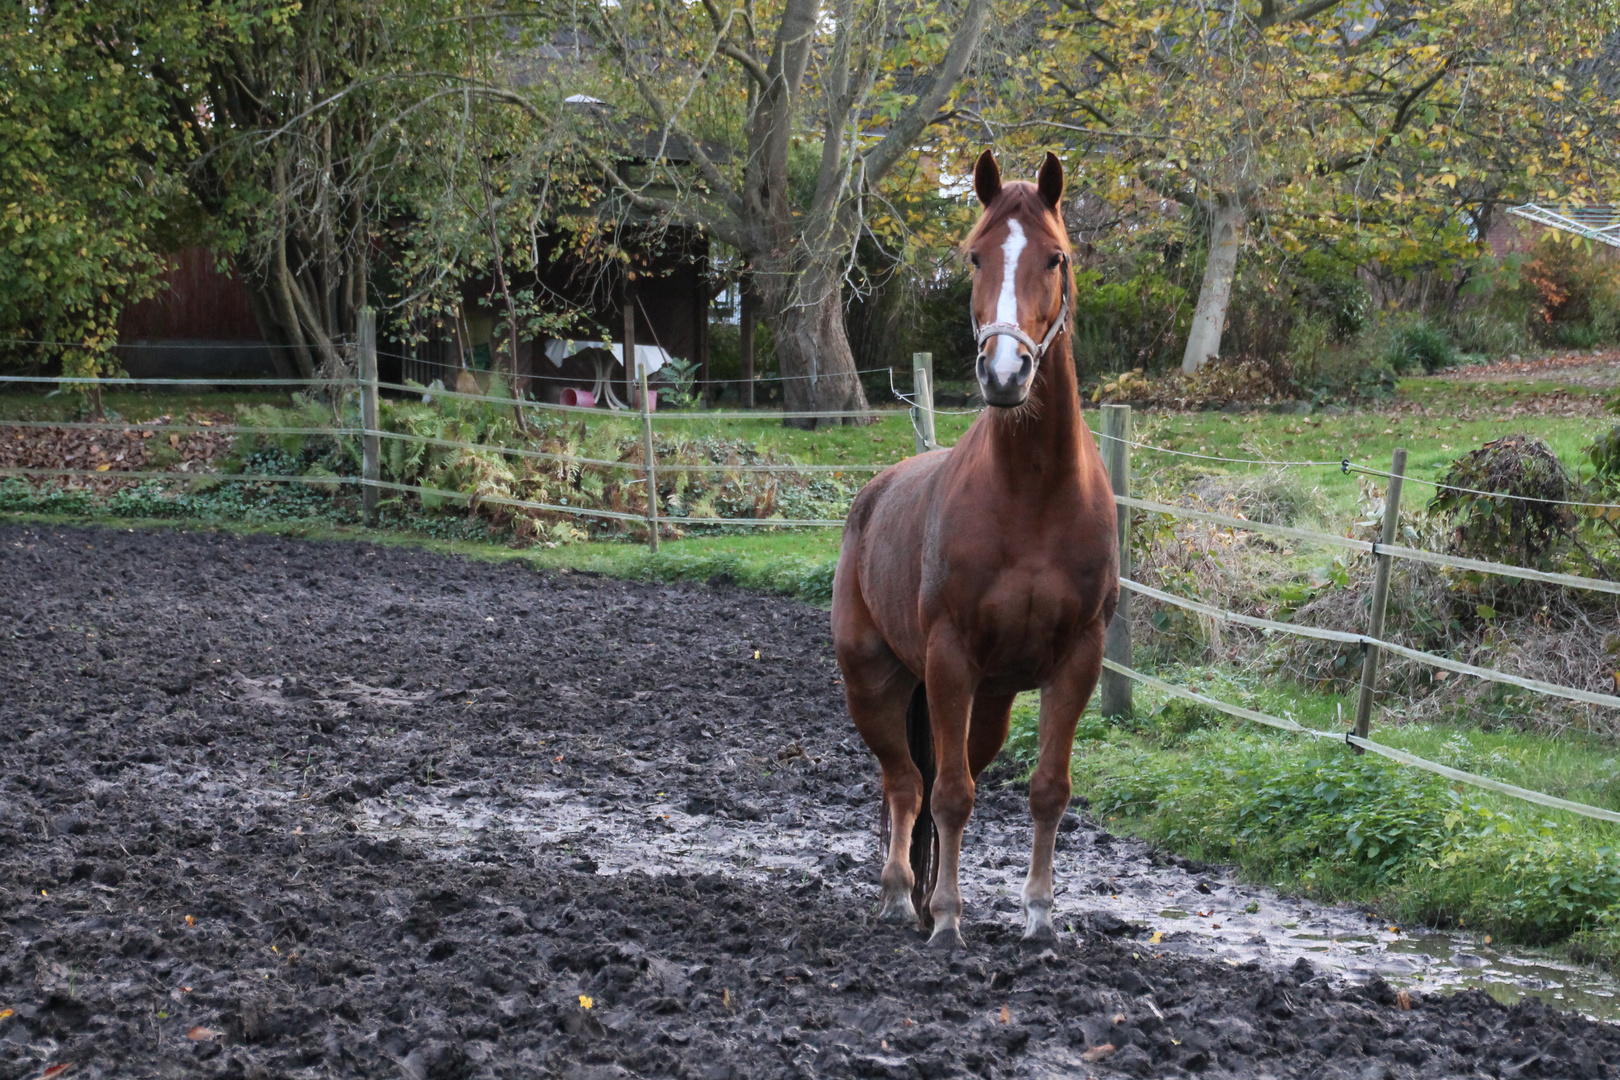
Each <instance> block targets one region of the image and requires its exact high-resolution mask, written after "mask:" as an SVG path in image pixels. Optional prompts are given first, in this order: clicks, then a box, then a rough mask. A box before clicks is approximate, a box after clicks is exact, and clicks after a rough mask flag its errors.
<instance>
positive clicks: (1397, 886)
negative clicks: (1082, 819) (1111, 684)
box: [1010, 669, 1620, 965]
mask: <svg viewBox="0 0 1620 1080" xmlns="http://www.w3.org/2000/svg"><path fill="white" fill-rule="evenodd" d="M1173 678H1174V680H1175V681H1177V682H1181V683H1184V684H1187V683H1196V684H1197V685H1199V686H1200V687H1201V688H1202V689H1204V690H1205V691H1206V692H1208V693H1210V694H1211V695H1212V696H1216V697H1221V698H1223V699H1226V700H1232V701H1238V702H1241V703H1243V704H1245V705H1249V706H1250V707H1252V708H1257V709H1262V710H1265V711H1270V712H1273V713H1278V714H1281V715H1292V716H1293V717H1294V718H1295V719H1297V720H1299V721H1300V722H1301V723H1304V724H1307V725H1309V726H1313V727H1318V728H1322V729H1325V730H1334V729H1337V728H1341V727H1343V726H1344V724H1343V721H1342V719H1341V717H1342V716H1343V715H1346V714H1347V712H1348V706H1349V702H1348V701H1345V700H1342V699H1338V698H1334V697H1330V696H1326V695H1313V694H1309V693H1306V692H1303V691H1301V690H1299V689H1298V688H1296V687H1284V686H1278V685H1276V684H1275V683H1271V684H1267V685H1264V686H1261V685H1250V684H1246V683H1244V682H1243V681H1241V680H1240V679H1238V678H1235V677H1233V676H1231V675H1229V674H1226V673H1222V672H1219V671H1214V670H1210V669H1196V670H1193V671H1187V672H1182V673H1180V674H1179V675H1177V676H1173ZM1137 695H1138V698H1137V700H1138V711H1139V718H1138V719H1136V720H1134V721H1132V722H1129V723H1124V724H1116V723H1111V722H1109V721H1106V720H1104V719H1102V718H1101V717H1100V716H1098V715H1097V714H1096V713H1095V711H1092V712H1090V713H1088V714H1087V715H1086V717H1085V718H1084V719H1083V720H1082V723H1081V726H1080V731H1079V737H1078V741H1077V746H1076V758H1075V766H1074V774H1075V780H1076V787H1077V790H1078V791H1080V792H1081V793H1083V794H1085V795H1087V796H1088V797H1089V798H1090V799H1091V802H1092V807H1093V809H1094V810H1095V811H1096V812H1097V813H1098V814H1099V815H1100V816H1101V817H1102V818H1104V819H1105V820H1107V821H1108V822H1109V823H1110V825H1111V827H1114V828H1117V829H1121V830H1123V831H1126V832H1130V833H1133V834H1135V835H1138V836H1141V837H1143V838H1145V839H1148V840H1151V841H1153V842H1155V843H1157V844H1160V845H1163V846H1164V847H1166V848H1167V849H1169V850H1172V851H1175V852H1178V853H1180V854H1183V855H1187V856H1189V857H1192V858H1196V859H1203V860H1208V861H1211V862H1220V863H1226V864H1231V865H1234V866H1236V867H1237V869H1238V871H1239V872H1240V873H1241V874H1242V875H1243V876H1244V877H1245V878H1246V879H1248V880H1251V881H1255V882H1259V883H1263V884H1267V885H1271V886H1273V887H1275V888H1277V889H1279V890H1281V891H1284V892H1291V893H1302V894H1306V895H1310V896H1313V897H1315V898H1317V899H1320V900H1322V901H1348V902H1355V903H1364V904H1369V905H1373V906H1376V907H1377V908H1378V909H1379V910H1380V911H1382V912H1384V913H1385V914H1386V916H1388V917H1390V918H1392V919H1395V920H1399V921H1407V922H1421V923H1426V924H1429V925H1434V926H1440V927H1448V926H1456V927H1466V928H1469V929H1473V930H1477V931H1483V932H1486V933H1489V934H1492V935H1495V936H1496V937H1498V938H1499V939H1501V940H1503V941H1507V942H1517V943H1523V944H1530V945H1562V946H1564V947H1565V949H1566V951H1569V952H1570V953H1572V954H1573V955H1575V956H1576V957H1578V958H1580V959H1585V960H1597V961H1600V962H1603V963H1605V964H1611V965H1612V964H1615V963H1617V962H1620V848H1617V845H1616V841H1617V840H1620V829H1617V828H1616V827H1615V826H1612V825H1609V824H1607V823H1604V822H1597V821H1592V820H1590V819H1585V818H1576V817H1573V816H1570V815H1563V814H1556V813H1549V812H1547V811H1544V810H1541V809H1540V808H1537V807H1534V806H1529V805H1526V804H1524V803H1521V802H1518V801H1517V800H1513V799H1509V798H1507V797H1505V796H1499V795H1496V794H1494V793H1491V792H1486V791H1479V790H1476V789H1473V788H1469V787H1467V786H1464V785H1453V784H1451V783H1449V782H1448V781H1445V780H1443V779H1441V778H1439V777H1436V776H1432V775H1430V774H1427V773H1422V772H1417V771H1415V770H1410V769H1405V768H1402V767H1401V766H1399V765H1396V764H1394V763H1393V762H1389V761H1385V760H1383V759H1381V758H1377V757H1374V756H1371V755H1367V756H1358V755H1355V754H1353V753H1351V752H1350V751H1349V750H1348V749H1346V748H1345V747H1343V746H1339V745H1336V744H1333V743H1325V742H1321V741H1318V740H1307V739H1302V738H1298V737H1294V736H1290V735H1287V734H1283V733H1274V732H1270V731H1266V730H1257V729H1255V728H1254V727H1252V726H1249V725H1244V724H1241V723H1234V722H1231V721H1229V719H1228V718H1226V717H1223V716H1221V715H1219V714H1216V713H1213V712H1212V711H1211V710H1207V709H1203V708H1201V707H1199V706H1196V705H1190V704H1188V703H1185V702H1181V701H1177V700H1174V699H1169V700H1164V701H1159V700H1155V695H1154V694H1153V693H1152V692H1151V691H1147V690H1145V689H1144V688H1138V691H1137ZM1378 734H1379V737H1380V739H1381V740H1383V741H1385V742H1387V743H1389V744H1391V745H1394V746H1398V747H1400V748H1401V749H1404V750H1408V751H1410V752H1412V753H1416V754H1420V755H1422V756H1424V757H1428V758H1430V759H1431V760H1435V761H1440V762H1443V763H1445V764H1449V765H1453V766H1456V767H1458V768H1464V769H1468V770H1470V771H1474V772H1479V773H1482V774H1485V775H1489V776H1492V777H1494V778H1497V779H1501V780H1504V781H1506V782H1508V783H1513V784H1518V785H1521V786H1524V787H1531V788H1537V789H1539V790H1543V791H1549V792H1552V793H1555V794H1559V795H1563V796H1565V797H1567V798H1572V799H1579V800H1582V801H1585V802H1590V803H1593V804H1595V805H1601V806H1609V807H1616V806H1620V755H1617V753H1616V750H1615V748H1614V747H1613V746H1610V745H1607V744H1604V743H1600V742H1598V741H1596V740H1591V739H1584V738H1581V737H1579V736H1566V737H1565V738H1562V739H1559V740H1552V739H1548V738H1545V737H1541V736H1536V735H1531V734H1524V733H1519V732H1514V731H1490V732H1486V731H1480V730H1478V729H1475V728H1466V727H1452V726H1445V725H1410V726H1406V727H1399V728H1387V729H1384V730H1382V731H1380V732H1379V733H1378ZM1010 745H1011V749H1012V751H1013V752H1014V753H1016V754H1019V755H1020V756H1021V757H1022V758H1023V759H1025V760H1029V759H1030V758H1031V757H1032V755H1033V753H1034V748H1035V709H1034V702H1033V701H1032V700H1021V701H1020V702H1019V704H1018V706H1017V707H1016V708H1015V712H1014V722H1013V733H1012V736H1011V740H1010Z"/></svg>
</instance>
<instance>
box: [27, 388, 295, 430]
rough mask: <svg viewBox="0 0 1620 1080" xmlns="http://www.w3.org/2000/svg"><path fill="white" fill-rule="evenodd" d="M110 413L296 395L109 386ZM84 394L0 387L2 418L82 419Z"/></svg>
mask: <svg viewBox="0 0 1620 1080" xmlns="http://www.w3.org/2000/svg"><path fill="white" fill-rule="evenodd" d="M101 400H102V409H103V411H104V412H105V413H106V415H107V416H108V417H116V418H119V419H123V420H128V421H129V422H130V423H140V422H142V421H144V420H151V419H154V418H156V417H159V416H185V415H186V414H188V413H197V412H223V413H231V412H234V411H235V409H236V406H237V405H238V404H242V405H273V406H277V407H280V406H285V405H289V404H291V403H292V397H291V396H290V395H289V394H287V393H285V392H283V391H273V390H259V391H232V392H229V393H214V392H211V391H210V392H208V393H197V392H191V391H181V392H173V393H171V392H167V391H163V392H154V391H147V390H108V391H106V392H104V393H103V394H102V396H101ZM82 411H83V398H82V397H80V396H79V395H78V394H73V393H61V394H52V395H46V394H34V393H22V392H20V391H16V390H7V391H0V418H3V419H7V420H79V419H83V417H82V416H81V415H80V414H81V413H82Z"/></svg>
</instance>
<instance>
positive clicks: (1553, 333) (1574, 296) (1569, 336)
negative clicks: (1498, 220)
mask: <svg viewBox="0 0 1620 1080" xmlns="http://www.w3.org/2000/svg"><path fill="white" fill-rule="evenodd" d="M1518 292H1519V295H1520V297H1521V298H1522V299H1523V300H1524V301H1525V302H1526V303H1527V304H1528V306H1529V307H1530V310H1531V319H1530V323H1531V326H1532V327H1533V328H1534V330H1535V333H1536V336H1537V337H1538V338H1540V339H1541V340H1542V341H1545V342H1548V343H1549V344H1555V345H1565V346H1574V347H1577V348H1590V347H1592V346H1593V345H1596V344H1598V343H1600V342H1604V341H1614V340H1616V338H1617V337H1620V271H1617V269H1616V260H1615V257H1614V256H1613V255H1612V254H1610V253H1609V252H1608V250H1607V249H1600V250H1597V251H1592V250H1588V249H1587V248H1586V247H1585V246H1583V245H1580V244H1569V243H1564V242H1561V241H1560V240H1559V238H1558V237H1557V236H1556V235H1549V236H1547V237H1546V238H1544V239H1542V240H1541V241H1539V242H1538V243H1537V244H1536V245H1535V247H1534V248H1533V249H1532V250H1531V254H1530V257H1529V258H1528V259H1527V260H1526V261H1525V262H1524V263H1523V265H1522V266H1521V267H1520V270H1519V285H1518Z"/></svg>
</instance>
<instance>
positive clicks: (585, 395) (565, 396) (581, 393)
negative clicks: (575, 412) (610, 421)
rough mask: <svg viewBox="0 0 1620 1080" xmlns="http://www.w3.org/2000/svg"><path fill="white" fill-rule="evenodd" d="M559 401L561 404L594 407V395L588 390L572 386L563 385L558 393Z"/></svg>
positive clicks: (584, 407) (582, 407)
mask: <svg viewBox="0 0 1620 1080" xmlns="http://www.w3.org/2000/svg"><path fill="white" fill-rule="evenodd" d="M559 402H560V403H561V404H563V405H574V406H577V407H578V408H581V409H594V408H595V407H596V395H595V394H593V393H591V392H590V391H589V390H575V389H574V388H573V387H572V386H569V387H564V388H563V392H562V394H561V395H559Z"/></svg>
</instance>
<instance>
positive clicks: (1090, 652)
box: [1024, 619, 1104, 942]
mask: <svg viewBox="0 0 1620 1080" xmlns="http://www.w3.org/2000/svg"><path fill="white" fill-rule="evenodd" d="M1103 629H1104V623H1103V621H1102V620H1101V619H1099V620H1097V621H1096V622H1094V623H1092V625H1091V626H1090V627H1089V628H1087V630H1086V631H1085V633H1084V634H1083V635H1082V637H1081V639H1080V641H1079V642H1077V643H1076V647H1075V649H1074V652H1073V653H1072V654H1071V656H1070V659H1069V662H1068V663H1066V664H1065V665H1064V666H1063V667H1062V668H1061V669H1060V670H1059V671H1058V673H1057V677H1056V678H1055V679H1054V680H1053V681H1052V683H1051V684H1050V685H1048V686H1046V687H1045V688H1043V689H1042V690H1041V718H1040V728H1039V751H1038V754H1039V756H1038V758H1037V760H1036V764H1035V772H1034V773H1033V774H1032V775H1031V776H1030V778H1029V814H1030V817H1031V818H1033V819H1034V822H1035V845H1034V850H1033V851H1032V852H1031V853H1030V858H1029V876H1028V877H1027V878H1025V879H1024V940H1025V941H1031V942H1050V941H1056V940H1057V931H1055V930H1054V929H1052V901H1053V890H1052V857H1053V852H1054V850H1055V849H1056V847H1057V831H1058V825H1059V824H1060V823H1061V822H1062V820H1063V814H1064V812H1065V811H1067V810H1068V808H1069V795H1070V793H1071V791H1072V790H1073V785H1072V781H1071V778H1070V775H1069V767H1070V761H1071V757H1072V754H1073V751H1074V729H1075V727H1076V726H1077V725H1078V724H1079V723H1080V714H1081V713H1083V712H1085V710H1086V702H1088V701H1089V700H1091V692H1092V691H1093V690H1094V689H1096V686H1097V678H1098V676H1099V675H1101V674H1102V653H1103Z"/></svg>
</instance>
